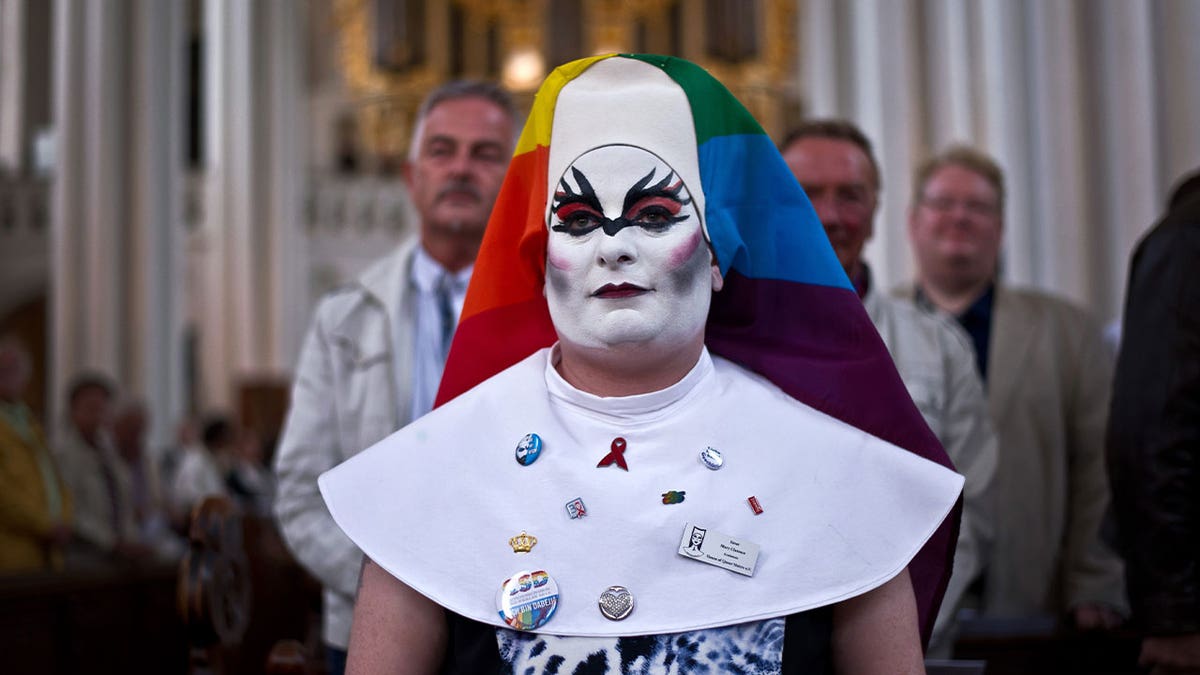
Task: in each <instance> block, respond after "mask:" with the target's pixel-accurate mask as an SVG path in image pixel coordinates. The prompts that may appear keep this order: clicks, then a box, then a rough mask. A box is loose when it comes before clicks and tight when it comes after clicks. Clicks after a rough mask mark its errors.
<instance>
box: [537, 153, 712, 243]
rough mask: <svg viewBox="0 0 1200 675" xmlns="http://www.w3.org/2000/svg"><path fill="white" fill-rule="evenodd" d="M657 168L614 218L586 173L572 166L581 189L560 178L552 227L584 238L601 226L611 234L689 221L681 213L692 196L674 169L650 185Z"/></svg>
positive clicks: (633, 190) (628, 195)
mask: <svg viewBox="0 0 1200 675" xmlns="http://www.w3.org/2000/svg"><path fill="white" fill-rule="evenodd" d="M657 171H658V170H657V169H651V170H650V173H648V174H646V175H645V176H642V178H641V179H640V180H639V181H637V182H636V183H634V184H633V186H632V187H630V188H629V191H628V192H626V193H625V201H624V203H623V204H622V206H621V216H620V217H619V218H615V219H614V218H607V217H605V216H604V210H603V209H602V208H601V207H600V199H599V198H598V197H596V190H595V189H594V188H593V187H592V184H591V182H590V181H588V179H587V176H585V175H584V173H583V172H582V171H580V170H579V169H578V168H577V167H574V166H573V167H571V176H572V177H573V178H574V179H575V182H576V183H577V184H578V185H579V191H578V192H576V191H575V190H573V189H572V188H571V186H570V185H569V184H568V183H567V181H566V178H565V177H564V178H562V179H560V180H559V181H558V190H557V191H555V193H554V203H553V204H552V205H551V207H550V209H551V211H553V212H554V215H555V216H556V217H557V218H558V223H556V224H554V225H552V226H551V227H550V229H552V230H554V231H555V232H565V233H567V234H569V235H571V236H573V237H582V236H584V235H586V234H588V233H590V232H592V231H593V230H596V229H598V228H599V229H603V230H604V233H605V234H607V235H608V236H610V237H611V236H614V235H616V234H617V233H618V232H620V231H621V230H622V229H624V228H626V227H630V226H637V227H640V228H642V229H644V230H647V231H650V232H662V231H665V230H667V229H669V228H670V227H671V226H672V225H674V224H675V223H678V222H682V221H684V220H687V219H688V218H690V217H691V216H690V215H689V214H683V215H679V211H680V210H681V209H682V208H683V207H684V206H686V205H688V204H690V203H692V199H691V197H687V196H685V195H684V194H683V181H682V180H680V179H678V178H676V177H675V172H674V171H668V172H667V175H666V176H664V177H663V178H662V179H661V180H659V181H658V182H657V183H654V184H653V185H651V184H650V182H651V181H653V180H654V174H655V173H657Z"/></svg>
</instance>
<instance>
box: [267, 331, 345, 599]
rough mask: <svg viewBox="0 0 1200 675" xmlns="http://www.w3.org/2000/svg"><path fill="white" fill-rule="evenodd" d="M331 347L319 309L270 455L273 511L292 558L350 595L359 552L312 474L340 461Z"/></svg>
mask: <svg viewBox="0 0 1200 675" xmlns="http://www.w3.org/2000/svg"><path fill="white" fill-rule="evenodd" d="M331 349H332V346H331V344H330V342H329V340H328V336H327V335H326V334H325V331H324V329H323V327H322V322H321V312H320V310H318V313H317V318H316V320H314V321H313V325H312V327H311V328H310V330H309V333H308V335H307V337H306V338H305V340H304V346H303V349H302V350H301V353H300V362H299V364H298V366H297V368H296V381H295V383H294V385H293V387H292V401H291V409H290V411H289V412H288V417H287V422H286V424H285V426H284V430H283V438H282V440H281V442H280V445H279V453H278V455H277V457H276V459H275V477H276V480H277V482H278V487H277V490H278V491H277V494H276V498H275V515H276V517H277V518H278V520H279V526H280V530H281V531H282V532H283V538H284V540H285V541H286V542H287V545H288V548H290V549H291V551H292V553H293V555H295V556H296V559H297V560H298V561H299V562H300V564H301V565H303V566H304V568H305V569H307V570H308V571H309V572H310V573H312V574H313V576H315V577H316V578H317V579H318V580H320V582H321V584H322V585H323V586H325V587H326V588H331V589H333V590H335V591H337V592H338V593H341V594H343V595H345V596H347V597H354V592H355V589H356V587H357V585H358V574H359V568H360V567H361V564H362V553H361V552H360V551H359V550H358V547H356V546H355V545H354V543H353V542H351V541H350V539H349V538H348V537H347V536H346V535H345V534H343V533H342V530H341V528H339V527H338V526H337V524H336V523H335V522H334V521H333V517H332V516H330V515H329V510H328V509H327V508H326V507H325V501H324V500H323V499H322V498H321V493H320V491H319V490H318V488H317V477H318V476H320V475H321V474H322V473H324V472H325V471H328V470H329V469H332V468H333V467H334V466H336V465H338V464H340V463H341V462H342V459H343V457H344V456H345V455H344V453H342V452H341V450H340V449H339V447H338V442H339V434H338V420H337V406H336V405H335V402H334V401H333V400H331V399H332V397H333V396H334V393H333V392H334V373H333V355H332V351H331Z"/></svg>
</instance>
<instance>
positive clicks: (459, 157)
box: [450, 152, 474, 178]
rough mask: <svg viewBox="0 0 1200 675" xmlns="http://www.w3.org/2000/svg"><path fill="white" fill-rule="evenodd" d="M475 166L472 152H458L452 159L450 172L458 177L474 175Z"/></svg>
mask: <svg viewBox="0 0 1200 675" xmlns="http://www.w3.org/2000/svg"><path fill="white" fill-rule="evenodd" d="M473 167H474V164H473V163H472V161H471V153H470V152H456V153H454V157H452V158H451V160H450V173H451V175H453V176H455V177H458V178H462V177H466V176H470V175H472V173H473Z"/></svg>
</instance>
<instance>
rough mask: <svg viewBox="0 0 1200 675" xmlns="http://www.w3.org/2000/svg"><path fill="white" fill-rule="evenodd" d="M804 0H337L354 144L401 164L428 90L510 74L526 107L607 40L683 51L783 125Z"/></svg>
mask: <svg viewBox="0 0 1200 675" xmlns="http://www.w3.org/2000/svg"><path fill="white" fill-rule="evenodd" d="M796 3H797V0H336V5H335V8H334V9H335V12H334V20H335V22H336V29H337V32H338V36H339V39H340V44H339V50H340V67H341V71H342V74H343V76H344V78H345V81H346V83H347V85H348V87H349V90H350V93H351V96H352V102H353V106H354V117H355V120H356V122H357V125H356V127H357V134H358V139H357V140H358V143H357V146H358V147H359V148H360V149H361V151H362V152H364V153H365V154H366V155H367V156H368V157H367V158H366V159H368V164H370V163H371V160H373V161H374V163H375V164H378V163H379V162H385V163H389V164H392V165H394V164H395V162H396V161H398V160H399V159H400V158H402V157H403V156H404V154H405V153H406V152H407V146H408V140H409V139H408V134H409V130H410V129H411V127H412V121H413V118H414V116H415V114H416V110H417V107H418V106H419V105H420V101H421V99H422V97H424V95H425V94H426V93H427V92H428V91H429V90H431V89H432V88H434V87H436V86H437V85H438V84H440V83H442V82H446V81H448V80H451V79H455V78H460V77H470V78H488V79H495V80H498V81H501V82H503V83H504V85H505V86H506V87H508V88H509V89H510V91H513V93H514V94H515V97H516V100H517V103H518V105H519V106H520V107H521V108H523V110H522V112H524V111H527V110H528V108H529V105H530V104H531V102H532V98H533V92H534V90H535V89H536V87H537V85H538V84H540V82H541V80H542V78H543V77H544V76H545V75H546V73H547V72H549V70H551V69H552V68H553V67H554V66H556V65H558V64H559V63H563V62H566V61H569V60H571V59H575V58H579V57H583V56H588V55H591V54H601V53H608V52H614V51H616V52H651V53H659V54H674V55H677V56H682V57H684V58H687V59H690V60H692V61H695V62H696V63H698V64H700V65H702V66H704V67H705V68H707V69H708V70H709V71H710V72H711V73H712V74H713V75H714V76H715V77H717V78H718V79H719V80H721V81H722V82H723V83H725V85H726V86H727V87H729V88H730V90H732V91H733V93H734V94H735V95H736V96H737V97H738V98H739V99H740V100H741V101H742V102H743V103H744V104H745V105H746V107H747V108H749V109H750V111H751V112H752V113H753V114H754V115H755V117H757V118H758V120H759V122H761V123H762V125H763V128H764V129H765V130H766V131H767V133H768V134H771V135H772V136H777V135H778V134H780V133H782V132H783V130H784V129H785V128H786V127H787V126H788V125H789V124H790V123H793V122H795V121H796V120H798V119H799V117H800V114H801V104H800V95H799V88H798V86H797V83H798V79H799V78H798V76H797V72H796V66H797V59H796V39H797V35H796V33H797V9H796Z"/></svg>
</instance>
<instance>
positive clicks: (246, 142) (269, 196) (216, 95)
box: [195, 0, 307, 408]
mask: <svg viewBox="0 0 1200 675" xmlns="http://www.w3.org/2000/svg"><path fill="white" fill-rule="evenodd" d="M304 11H305V9H304V6H303V5H302V4H301V3H295V2H290V1H289V0H264V1H263V2H255V3H249V2H242V1H239V0H206V1H205V3H204V29H203V44H204V48H203V53H204V73H203V79H204V92H205V93H204V97H203V98H204V112H203V119H204V127H205V128H204V129H203V133H204V138H205V142H204V147H205V157H204V158H203V173H204V185H205V196H204V216H203V218H202V222H201V223H200V228H201V231H200V233H199V236H200V238H201V240H202V246H201V249H202V251H203V257H202V260H201V264H202V266H203V271H202V274H201V278H202V279H203V284H204V289H203V293H202V294H201V295H200V297H201V300H200V302H201V303H202V304H203V306H202V307H199V308H196V309H197V311H196V313H195V315H196V316H197V317H198V319H199V322H198V323H199V325H197V326H196V330H197V334H198V336H199V354H198V356H199V379H200V385H201V386H200V395H201V399H202V400H201V401H200V404H201V406H202V407H203V408H214V407H218V408H230V407H231V406H232V404H233V403H234V394H235V391H236V387H237V385H238V383H239V382H242V381H245V380H247V379H251V378H254V379H258V378H262V377H268V378H277V377H283V376H284V375H285V374H286V373H287V372H288V371H289V369H290V367H291V366H292V362H293V361H294V359H295V358H296V354H297V352H298V350H299V343H300V339H301V337H302V335H303V330H304V322H305V319H306V317H305V316H303V312H304V310H305V308H306V307H307V303H306V301H305V298H306V297H307V294H306V292H305V288H304V279H305V277H304V275H303V270H304V267H305V266H304V264H303V261H304V260H305V259H306V257H305V256H306V251H305V249H304V238H303V227H302V222H301V209H302V201H303V187H304V183H303V181H304V167H305V158H304V156H303V151H302V148H303V147H304V142H303V140H304V139H303V137H302V132H301V131H300V130H301V129H302V124H303V109H304V105H305V101H304V93H303V81H302V77H301V71H302V65H303V63H304V54H303V52H302V48H303V44H302V37H303V35H304V26H303V14H304Z"/></svg>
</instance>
